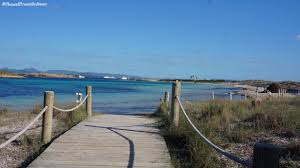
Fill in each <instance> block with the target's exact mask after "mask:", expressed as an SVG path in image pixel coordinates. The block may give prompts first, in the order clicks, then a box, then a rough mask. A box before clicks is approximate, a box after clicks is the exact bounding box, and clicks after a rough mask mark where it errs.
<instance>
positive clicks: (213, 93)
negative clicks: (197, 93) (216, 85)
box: [212, 90, 215, 100]
mask: <svg viewBox="0 0 300 168" xmlns="http://www.w3.org/2000/svg"><path fill="white" fill-rule="evenodd" d="M212 99H213V100H215V91H214V90H213V91H212Z"/></svg>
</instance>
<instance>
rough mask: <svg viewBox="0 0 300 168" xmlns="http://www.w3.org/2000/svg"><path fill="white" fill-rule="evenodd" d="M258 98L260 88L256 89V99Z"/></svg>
mask: <svg viewBox="0 0 300 168" xmlns="http://www.w3.org/2000/svg"><path fill="white" fill-rule="evenodd" d="M257 99H258V90H256V100H257Z"/></svg>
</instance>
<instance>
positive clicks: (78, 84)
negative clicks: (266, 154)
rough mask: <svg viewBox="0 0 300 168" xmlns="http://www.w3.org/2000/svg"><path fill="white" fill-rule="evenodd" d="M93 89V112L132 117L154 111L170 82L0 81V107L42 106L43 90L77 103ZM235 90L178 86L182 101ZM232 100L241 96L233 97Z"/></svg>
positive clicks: (57, 100) (57, 101)
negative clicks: (81, 96)
mask: <svg viewBox="0 0 300 168" xmlns="http://www.w3.org/2000/svg"><path fill="white" fill-rule="evenodd" d="M87 85H91V86H92V107H93V111H94V112H101V113H109V114H133V113H149V112H153V111H154V110H155V109H156V107H157V106H158V104H159V101H160V98H162V97H163V95H164V92H165V91H168V92H169V93H171V87H172V84H171V83H167V82H145V81H127V80H104V79H40V78H25V79H0V106H2V107H6V108H8V109H9V110H12V111H23V110H29V109H32V108H33V107H34V105H37V104H42V103H43V93H44V91H54V92H55V104H57V105H61V104H65V103H74V102H76V99H77V97H76V95H75V93H76V92H81V93H83V97H84V96H85V86H87ZM233 90H237V88H232V87H228V86H224V85H221V84H204V83H201V84H195V83H182V84H181V99H182V100H184V101H186V100H188V101H203V100H208V99H211V98H212V91H214V92H215V98H222V99H229V95H228V92H229V91H233ZM233 98H234V99H240V98H241V96H239V95H234V96H233Z"/></svg>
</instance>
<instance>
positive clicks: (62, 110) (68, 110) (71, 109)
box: [53, 95, 89, 112]
mask: <svg viewBox="0 0 300 168" xmlns="http://www.w3.org/2000/svg"><path fill="white" fill-rule="evenodd" d="M88 96H89V95H86V96H85V98H84V99H83V100H82V101H81V102H80V103H79V104H78V105H77V106H75V107H73V108H70V109H61V108H59V107H56V106H53V109H55V110H58V111H61V112H70V111H74V110H76V109H78V108H79V107H80V106H81V105H82V104H83V103H84V102H85V101H86V99H87V98H88Z"/></svg>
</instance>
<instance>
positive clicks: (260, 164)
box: [253, 143, 280, 168]
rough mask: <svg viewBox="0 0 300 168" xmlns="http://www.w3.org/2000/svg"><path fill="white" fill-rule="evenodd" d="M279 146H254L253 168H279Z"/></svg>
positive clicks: (259, 144) (260, 144)
mask: <svg viewBox="0 0 300 168" xmlns="http://www.w3.org/2000/svg"><path fill="white" fill-rule="evenodd" d="M279 154H280V149H279V147H278V146H275V145H272V144H262V143H257V144H255V145H254V151H253V168H265V167H272V168H279Z"/></svg>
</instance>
